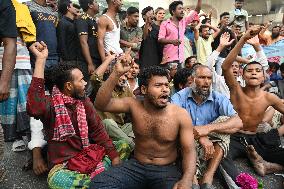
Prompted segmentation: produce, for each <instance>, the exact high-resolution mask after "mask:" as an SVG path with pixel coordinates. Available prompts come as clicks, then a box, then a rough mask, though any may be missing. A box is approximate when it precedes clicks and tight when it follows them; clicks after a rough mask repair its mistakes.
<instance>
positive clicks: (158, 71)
mask: <svg viewBox="0 0 284 189" xmlns="http://www.w3.org/2000/svg"><path fill="white" fill-rule="evenodd" d="M153 76H165V77H167V78H168V76H169V72H168V71H167V69H165V68H162V67H159V66H150V67H147V68H144V69H143V70H142V71H141V72H140V74H139V76H138V83H139V87H141V86H142V85H144V86H148V84H149V80H150V79H151V78H152V77H153Z"/></svg>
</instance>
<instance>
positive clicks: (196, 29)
mask: <svg viewBox="0 0 284 189" xmlns="http://www.w3.org/2000/svg"><path fill="white" fill-rule="evenodd" d="M200 26H201V22H199V24H198V25H197V26H195V28H194V39H195V41H197V40H198V39H199V28H200Z"/></svg>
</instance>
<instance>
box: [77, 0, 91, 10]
mask: <svg viewBox="0 0 284 189" xmlns="http://www.w3.org/2000/svg"><path fill="white" fill-rule="evenodd" d="M93 3H94V0H79V4H80V6H81V8H82V9H83V11H84V12H86V11H87V10H88V9H89V4H93Z"/></svg>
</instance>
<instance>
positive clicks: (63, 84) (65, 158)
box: [27, 42, 120, 188]
mask: <svg viewBox="0 0 284 189" xmlns="http://www.w3.org/2000/svg"><path fill="white" fill-rule="evenodd" d="M30 51H31V52H32V53H33V54H34V55H35V57H36V63H35V70H34V74H33V79H32V83H31V85H30V88H29V91H28V97H27V111H28V113H29V114H30V115H31V116H33V117H35V118H39V119H40V120H41V121H42V122H43V124H44V126H45V131H46V134H47V137H48V165H49V168H52V170H51V171H50V173H49V176H48V184H49V187H50V188H56V187H57V188H58V187H59V188H66V187H67V186H68V187H71V186H72V187H74V188H75V187H78V188H81V187H86V188H87V187H88V184H89V182H90V177H89V175H91V176H94V175H95V174H98V173H100V172H101V171H103V170H104V162H102V159H103V156H104V155H108V157H109V158H110V159H111V160H112V165H118V164H119V163H120V159H119V156H118V153H117V151H116V150H115V148H114V146H113V144H112V140H111V139H110V138H109V136H108V135H107V133H106V131H105V129H104V126H103V124H102V122H101V119H100V118H99V116H98V115H97V113H96V111H95V109H94V106H93V104H92V102H91V101H90V99H89V98H87V97H86V95H85V86H86V84H87V83H86V82H85V81H84V79H83V74H82V72H81V71H80V70H79V69H78V68H75V67H71V66H66V65H65V66H64V65H59V66H58V67H56V68H55V69H56V70H54V72H53V73H54V78H53V79H52V81H53V82H54V86H53V89H52V93H51V96H46V95H45V91H44V66H45V61H46V58H47V56H48V49H47V46H46V45H45V43H44V42H40V43H39V42H36V43H34V44H33V45H32V46H31V47H30ZM90 140H92V141H93V144H90ZM74 162H77V165H78V166H77V167H76V166H75V167H74ZM83 168H85V169H86V170H83ZM75 171H77V172H75ZM78 181H79V182H78ZM68 183H72V185H70V186H69V185H68Z"/></svg>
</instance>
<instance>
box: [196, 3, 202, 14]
mask: <svg viewBox="0 0 284 189" xmlns="http://www.w3.org/2000/svg"><path fill="white" fill-rule="evenodd" d="M201 5H202V0H198V1H197V4H196V7H195V11H196V12H197V13H199V12H200V10H201Z"/></svg>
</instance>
